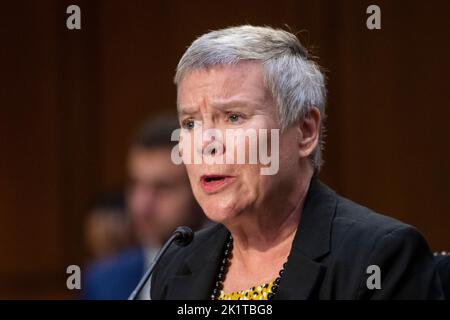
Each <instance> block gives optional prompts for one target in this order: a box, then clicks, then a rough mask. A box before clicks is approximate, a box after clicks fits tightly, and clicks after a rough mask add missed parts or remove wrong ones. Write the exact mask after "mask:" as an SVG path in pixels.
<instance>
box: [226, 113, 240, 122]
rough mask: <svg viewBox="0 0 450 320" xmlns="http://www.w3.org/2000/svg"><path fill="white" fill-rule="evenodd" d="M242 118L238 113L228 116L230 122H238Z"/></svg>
mask: <svg viewBox="0 0 450 320" xmlns="http://www.w3.org/2000/svg"><path fill="white" fill-rule="evenodd" d="M240 118H241V116H240V115H239V114H237V113H232V114H230V115H229V116H228V120H230V122H237V121H239V119H240Z"/></svg>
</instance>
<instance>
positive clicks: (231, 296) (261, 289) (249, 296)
mask: <svg viewBox="0 0 450 320" xmlns="http://www.w3.org/2000/svg"><path fill="white" fill-rule="evenodd" d="M272 286H273V281H272V282H268V283H265V284H262V285H260V286H257V287H252V288H250V289H248V290H242V291H237V292H231V293H224V292H223V290H221V291H220V295H219V297H218V298H217V299H218V300H268V299H267V295H268V294H269V293H270V292H272Z"/></svg>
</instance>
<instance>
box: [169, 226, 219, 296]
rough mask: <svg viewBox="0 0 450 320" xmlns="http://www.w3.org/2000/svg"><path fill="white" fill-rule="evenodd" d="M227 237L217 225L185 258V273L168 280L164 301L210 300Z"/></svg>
mask: <svg viewBox="0 0 450 320" xmlns="http://www.w3.org/2000/svg"><path fill="white" fill-rule="evenodd" d="M227 236H228V230H227V229H226V228H225V227H224V226H222V225H218V230H217V231H216V232H215V233H214V234H213V235H212V236H211V237H210V238H209V239H208V240H207V241H205V242H204V243H203V244H201V245H199V246H198V247H197V248H196V249H195V250H194V251H193V252H192V253H191V254H190V255H189V256H188V257H187V258H186V266H187V272H186V273H185V274H181V275H176V276H174V277H172V278H171V279H169V280H168V286H167V296H166V299H171V300H205V299H210V295H211V293H212V290H213V287H214V283H215V280H216V277H217V271H218V268H219V263H220V259H221V257H222V253H223V250H224V246H225V243H226V238H227Z"/></svg>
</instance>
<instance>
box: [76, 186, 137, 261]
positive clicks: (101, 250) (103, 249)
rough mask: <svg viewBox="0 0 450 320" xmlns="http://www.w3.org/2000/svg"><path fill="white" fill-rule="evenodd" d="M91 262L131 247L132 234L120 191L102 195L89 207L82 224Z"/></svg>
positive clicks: (123, 198) (123, 197) (122, 194)
mask: <svg viewBox="0 0 450 320" xmlns="http://www.w3.org/2000/svg"><path fill="white" fill-rule="evenodd" d="M84 228H85V229H84V230H85V232H84V236H85V243H86V247H87V249H88V254H89V259H90V260H101V259H106V258H108V257H110V256H113V255H115V254H117V253H119V252H122V251H123V250H125V249H126V248H129V247H130V246H131V245H132V232H131V224H130V221H129V217H128V215H127V213H126V204H125V196H124V193H123V192H110V193H105V194H103V195H101V196H100V197H99V198H98V199H97V200H96V201H95V202H94V203H93V205H92V206H91V209H90V210H89V213H88V216H87V217H86V221H85V225H84Z"/></svg>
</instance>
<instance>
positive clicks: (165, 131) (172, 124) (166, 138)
mask: <svg viewBox="0 0 450 320" xmlns="http://www.w3.org/2000/svg"><path fill="white" fill-rule="evenodd" d="M179 127H180V125H179V123H178V120H177V118H176V117H175V116H169V115H164V116H159V117H157V118H151V119H149V120H147V121H146V122H145V123H144V124H143V125H142V126H141V127H140V128H139V130H138V131H137V132H136V134H135V136H134V138H133V140H132V143H131V146H132V147H138V148H143V149H154V148H159V147H168V148H171V147H173V146H175V145H176V144H177V143H178V141H171V139H170V138H171V135H172V132H173V131H174V130H175V129H178V128H179Z"/></svg>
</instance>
